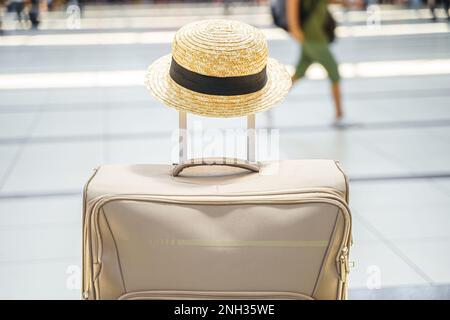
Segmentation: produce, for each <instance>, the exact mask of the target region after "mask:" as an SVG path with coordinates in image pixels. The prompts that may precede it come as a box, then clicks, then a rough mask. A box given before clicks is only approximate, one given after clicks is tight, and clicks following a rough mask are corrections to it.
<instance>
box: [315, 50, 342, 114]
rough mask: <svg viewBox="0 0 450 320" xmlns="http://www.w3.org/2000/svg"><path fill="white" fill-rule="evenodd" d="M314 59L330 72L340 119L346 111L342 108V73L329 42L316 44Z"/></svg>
mask: <svg viewBox="0 0 450 320" xmlns="http://www.w3.org/2000/svg"><path fill="white" fill-rule="evenodd" d="M313 50H314V61H317V62H318V63H320V64H321V65H322V66H323V67H324V68H325V70H326V71H327V73H328V77H329V78H330V80H331V94H332V96H333V102H334V107H335V115H336V119H337V120H339V119H341V118H342V117H343V115H344V112H343V110H342V99H341V90H340V85H339V83H340V78H341V77H340V75H339V67H338V64H337V62H336V60H335V59H334V56H333V54H332V53H331V51H330V48H329V46H328V44H327V43H317V44H314V47H313Z"/></svg>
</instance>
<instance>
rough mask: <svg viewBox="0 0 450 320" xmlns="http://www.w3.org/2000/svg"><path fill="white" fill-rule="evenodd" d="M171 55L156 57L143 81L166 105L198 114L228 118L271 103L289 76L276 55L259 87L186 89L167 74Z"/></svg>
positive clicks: (282, 94)
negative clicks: (231, 92) (215, 91)
mask: <svg viewBox="0 0 450 320" xmlns="http://www.w3.org/2000/svg"><path fill="white" fill-rule="evenodd" d="M171 60H172V55H171V54H168V55H165V56H163V57H161V58H159V59H158V60H156V61H155V62H154V63H153V64H151V65H150V67H149V68H148V69H147V73H146V76H145V85H146V86H147V88H148V90H149V91H150V93H151V94H152V96H154V97H155V98H156V99H158V100H159V101H161V102H162V103H164V104H166V105H167V106H169V107H172V108H175V109H177V110H182V111H186V112H190V113H194V114H197V115H201V116H207V117H217V118H231V117H241V116H245V115H249V114H254V113H257V112H260V111H263V110H266V109H269V108H270V107H272V106H274V105H275V104H277V103H278V102H280V101H281V100H283V98H284V97H285V96H286V94H287V93H288V92H289V89H290V87H291V77H290V75H289V73H288V72H287V71H286V69H285V68H284V66H282V65H281V64H280V63H278V62H277V61H276V60H275V59H272V58H269V59H268V61H267V83H266V85H265V86H264V87H263V88H262V89H261V90H259V91H257V92H254V93H249V94H243V95H237V96H218V95H209V94H203V93H198V92H195V91H192V90H189V89H186V88H184V87H182V86H180V85H178V84H177V83H176V82H174V81H173V80H172V78H171V77H170V75H169V69H170V62H171Z"/></svg>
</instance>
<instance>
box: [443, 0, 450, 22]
mask: <svg viewBox="0 0 450 320" xmlns="http://www.w3.org/2000/svg"><path fill="white" fill-rule="evenodd" d="M449 9H450V0H444V10H445V14H446V15H447V19H449V20H450V12H449V11H448V10H449Z"/></svg>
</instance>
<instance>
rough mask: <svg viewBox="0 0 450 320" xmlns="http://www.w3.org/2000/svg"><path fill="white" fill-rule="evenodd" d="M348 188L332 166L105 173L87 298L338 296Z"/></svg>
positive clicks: (90, 213) (90, 224) (96, 204)
mask: <svg viewBox="0 0 450 320" xmlns="http://www.w3.org/2000/svg"><path fill="white" fill-rule="evenodd" d="M347 204H348V181H347V179H346V176H345V174H344V173H343V171H342V170H341V168H340V167H339V164H338V163H337V162H335V161H332V160H289V161H276V162H263V163H260V164H259V165H258V164H255V163H251V162H248V161H238V160H233V161H230V160H227V159H213V160H211V159H209V160H202V161H187V162H184V164H182V165H151V164H141V165H122V166H114V165H108V166H102V167H100V168H98V169H97V170H95V173H94V175H93V176H92V178H91V179H90V180H89V182H88V183H87V184H86V187H85V193H84V219H83V298H84V299H177V298H178V299H200V298H203V299H344V298H345V297H346V291H347V276H348V254H349V247H350V242H351V216H350V212H349V209H348V206H347Z"/></svg>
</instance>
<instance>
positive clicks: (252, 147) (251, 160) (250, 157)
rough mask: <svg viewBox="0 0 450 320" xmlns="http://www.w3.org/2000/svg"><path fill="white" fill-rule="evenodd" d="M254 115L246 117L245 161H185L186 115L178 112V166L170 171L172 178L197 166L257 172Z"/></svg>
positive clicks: (183, 112) (221, 159) (184, 112)
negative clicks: (226, 167) (224, 167)
mask: <svg viewBox="0 0 450 320" xmlns="http://www.w3.org/2000/svg"><path fill="white" fill-rule="evenodd" d="M255 120H256V119H255V115H254V114H251V115H248V116H247V160H242V159H237V158H226V157H223V158H199V159H190V160H188V159H187V113H186V111H181V110H179V111H178V128H179V131H178V132H179V136H178V145H179V154H178V156H179V164H177V165H175V167H174V168H173V170H172V175H173V176H174V177H176V176H178V175H179V174H180V173H181V172H182V171H183V170H184V169H186V168H190V167H197V166H228V167H236V168H241V169H247V170H249V171H252V172H259V163H257V162H256V130H255V127H256V125H255V122H256V121H255Z"/></svg>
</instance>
